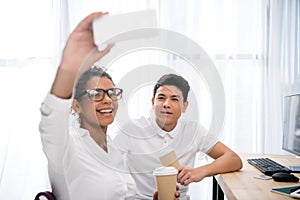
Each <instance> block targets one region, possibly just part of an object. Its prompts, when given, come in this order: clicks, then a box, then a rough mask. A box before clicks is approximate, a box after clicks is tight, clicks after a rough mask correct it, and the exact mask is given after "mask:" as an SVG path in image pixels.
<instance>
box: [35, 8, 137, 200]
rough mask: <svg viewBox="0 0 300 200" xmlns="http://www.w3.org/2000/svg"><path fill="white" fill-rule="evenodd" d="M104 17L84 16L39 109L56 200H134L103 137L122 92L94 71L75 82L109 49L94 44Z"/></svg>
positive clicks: (133, 190)
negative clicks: (95, 24)
mask: <svg viewBox="0 0 300 200" xmlns="http://www.w3.org/2000/svg"><path fill="white" fill-rule="evenodd" d="M103 14H105V13H101V12H100V13H93V14H91V15H89V16H87V17H86V18H85V19H84V20H82V21H81V22H80V23H79V25H78V26H77V27H76V28H75V29H74V31H73V32H72V33H71V35H70V37H69V39H68V41H67V43H66V46H65V48H64V51H63V56H62V60H61V63H60V65H59V68H58V70H57V73H56V76H55V80H54V82H53V85H52V87H51V90H50V93H49V94H48V95H47V97H46V99H45V100H44V102H43V104H42V106H41V114H42V119H41V122H40V133H41V138H42V144H43V150H44V152H45V154H46V156H47V159H48V170H49V177H50V181H51V186H52V191H53V193H54V196H55V197H56V199H57V200H60V199H61V200H68V199H72V200H73V199H78V200H83V199H89V200H92V199H134V198H135V193H136V185H135V183H134V181H133V179H132V178H131V176H130V175H129V174H127V173H125V171H123V170H122V166H123V165H122V158H121V155H120V154H119V152H118V151H116V150H115V148H113V147H112V146H111V145H110V142H109V138H107V137H106V132H107V127H108V125H109V124H111V123H112V122H113V120H114V115H115V113H116V112H117V109H118V100H119V99H120V98H121V95H122V90H121V89H119V88H116V87H115V85H114V83H113V81H112V79H111V77H110V76H109V75H108V74H107V73H106V72H104V71H103V70H101V69H98V68H92V69H88V70H84V71H85V72H84V73H83V74H82V75H80V78H79V80H78V81H76V77H77V75H78V74H79V73H81V72H80V71H81V70H80V69H82V64H84V65H85V66H89V65H90V64H91V63H94V62H95V61H97V60H99V59H100V58H101V57H103V56H104V55H106V54H107V53H108V52H109V50H110V48H111V47H112V45H108V47H107V48H106V49H105V50H103V51H101V52H99V51H98V50H97V48H96V46H95V44H94V43H93V34H92V33H93V32H92V21H93V19H95V18H96V17H100V16H102V15H103ZM87 58H88V60H87ZM75 83H76V86H75V94H74V95H73V96H74V100H73V98H72V93H73V88H74V85H75ZM71 105H72V108H73V110H74V112H75V113H76V114H77V115H78V116H79V126H75V125H74V124H76V123H73V124H69V111H70V107H71Z"/></svg>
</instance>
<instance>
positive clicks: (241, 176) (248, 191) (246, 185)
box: [213, 154, 300, 200]
mask: <svg viewBox="0 0 300 200" xmlns="http://www.w3.org/2000/svg"><path fill="white" fill-rule="evenodd" d="M250 157H255V158H258V157H267V158H270V159H272V160H274V161H277V162H278V163H280V164H282V165H298V166H300V158H296V157H295V156H292V155H264V154H242V155H241V158H242V160H243V168H242V169H241V170H240V171H238V172H232V173H225V174H220V175H216V176H214V197H213V198H214V199H223V198H224V197H223V198H222V196H224V195H225V196H226V197H227V199H228V200H236V199H238V200H247V199H255V200H258V199H264V200H266V199H272V200H276V199H278V200H279V199H280V200H282V199H293V198H290V197H288V196H284V195H281V194H276V193H274V192H271V189H272V187H277V186H286V185H295V184H299V185H300V182H298V183H287V182H275V181H274V180H273V179H269V180H262V179H257V178H254V176H255V175H258V174H261V172H260V171H259V170H258V169H256V168H255V167H253V166H252V165H250V164H249V163H248V162H247V160H246V159H247V158H250ZM293 174H294V175H295V176H297V177H298V178H300V173H293ZM218 188H219V190H218ZM220 189H221V190H222V191H220ZM223 193H224V194H223Z"/></svg>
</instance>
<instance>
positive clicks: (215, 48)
mask: <svg viewBox="0 0 300 200" xmlns="http://www.w3.org/2000/svg"><path fill="white" fill-rule="evenodd" d="M46 2H47V3H45V2H44V1H38V0H30V1H21V0H10V1H2V2H1V3H0V11H1V12H0V15H1V17H0V23H1V24H0V25H1V26H2V27H7V28H5V29H3V30H2V33H1V34H2V37H1V38H0V41H1V46H0V52H1V53H0V91H1V104H0V109H1V114H0V119H1V122H2V123H1V125H2V126H1V129H0V199H10V200H14V199H15V200H20V199H21V200H22V199H24V200H27V199H33V197H34V195H35V194H36V193H38V192H39V191H43V190H46V189H50V185H49V181H48V177H47V161H46V158H45V156H44V155H43V152H42V149H41V148H42V147H41V144H40V137H39V131H38V123H39V119H40V113H39V106H40V103H41V101H42V100H43V98H44V97H45V95H46V93H47V91H48V90H49V88H50V86H51V82H52V80H53V77H54V74H55V71H56V68H57V64H58V61H59V59H60V55H61V50H62V48H63V46H64V44H65V41H66V38H67V36H68V34H69V32H70V31H71V30H72V29H73V28H74V26H75V25H76V24H77V23H78V22H79V20H80V19H82V18H83V17H84V16H86V15H87V14H88V13H90V12H93V11H109V12H110V14H117V13H126V12H131V11H137V10H143V9H147V8H154V9H156V10H157V13H158V22H159V27H160V28H164V29H170V30H173V31H176V32H179V33H182V34H184V35H186V36H187V37H189V38H191V39H192V40H194V41H195V42H197V43H198V44H199V45H200V46H201V47H202V48H203V49H204V50H206V52H207V53H208V54H209V55H210V57H211V58H212V59H213V61H214V62H215V64H216V67H217V69H218V71H219V73H220V76H221V78H222V81H223V84H224V88H225V94H226V121H225V124H224V129H223V132H222V138H221V140H222V141H223V142H224V143H226V144H227V145H228V146H230V147H231V148H232V149H234V150H235V151H237V152H238V153H274V154H275V153H283V152H282V151H281V135H282V117H281V116H282V115H281V105H282V102H281V100H282V95H285V94H290V93H299V92H300V91H299V90H300V86H299V85H300V84H299V77H300V69H299V66H300V65H299V63H300V61H299V48H300V44H299V41H300V38H299V33H300V31H299V27H300V26H299V19H300V17H299V12H300V11H299V10H300V8H299V7H300V5H299V2H298V1H297V0H287V1H280V0H263V1H260V0H254V1H253V0H246V1H237V0H226V1H225V0H210V1H206V0H191V1H180V0H164V1H160V0H135V1H127V0H114V1H106V0H100V1H91V0H85V1H82V0H72V1H58V0H53V1H46ZM14 5H19V6H18V8H16V6H14ZM16 9H17V10H16ZM15 13H18V14H15ZM20 13H23V14H20ZM28 13H30V14H28ZM20 15H22V16H24V17H23V18H20ZM25 16H27V17H25ZM8 19H10V20H11V21H10V20H8ZM174 42H176V41H174ZM141 58H143V57H141ZM149 60H151V59H149ZM152 60H153V59H152ZM146 61H147V62H148V60H146ZM143 62H145V59H144V60H143V61H141V62H139V61H138V60H137V61H135V63H134V64H135V65H138V64H139V63H143ZM170 62H171V61H170ZM120 76H122V74H119V75H116V77H120ZM149 91H151V89H150V90H149ZM143 94H144V93H143ZM150 95H151V94H150ZM204 103H205V102H204ZM133 108H134V106H133V107H132V109H133ZM138 109H139V107H138ZM270 138H272V142H270ZM205 162H206V159H197V160H196V164H197V165H201V164H203V163H205ZM211 185H212V184H211V180H210V179H207V180H204V181H202V182H201V183H198V184H192V185H191V192H190V195H191V199H211V187H210V186H211Z"/></svg>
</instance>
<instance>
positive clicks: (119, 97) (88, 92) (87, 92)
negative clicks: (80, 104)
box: [78, 88, 123, 102]
mask: <svg viewBox="0 0 300 200" xmlns="http://www.w3.org/2000/svg"><path fill="white" fill-rule="evenodd" d="M116 90H117V91H118V92H117V94H116V95H115V96H112V94H114V93H115V92H114V91H116ZM92 91H97V92H98V94H99V91H102V92H103V95H102V97H101V98H100V99H97V100H96V99H95V98H93V97H92V94H91V92H92ZM122 93H123V90H122V89H121V88H109V89H106V90H105V89H102V88H93V89H88V90H86V91H84V92H83V93H82V94H80V95H79V96H78V97H79V98H80V97H82V96H83V95H85V94H88V96H89V98H90V99H91V100H92V101H94V102H99V101H102V100H103V99H104V96H105V94H107V95H108V96H109V98H110V99H111V100H113V101H118V100H120V99H121V98H122ZM112 97H115V98H112Z"/></svg>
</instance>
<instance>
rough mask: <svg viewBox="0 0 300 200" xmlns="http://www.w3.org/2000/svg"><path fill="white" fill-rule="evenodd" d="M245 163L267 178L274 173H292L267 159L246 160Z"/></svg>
mask: <svg viewBox="0 0 300 200" xmlns="http://www.w3.org/2000/svg"><path fill="white" fill-rule="evenodd" d="M247 161H248V163H249V164H251V165H253V166H254V167H256V168H257V169H258V170H259V171H261V172H262V173H264V174H265V175H268V176H272V175H273V174H274V173H276V172H286V173H291V172H292V171H291V170H290V169H289V168H287V167H285V166H283V165H281V164H279V163H277V162H275V161H274V160H271V159H269V158H249V159H247Z"/></svg>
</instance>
